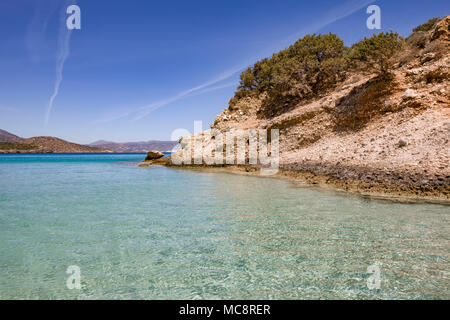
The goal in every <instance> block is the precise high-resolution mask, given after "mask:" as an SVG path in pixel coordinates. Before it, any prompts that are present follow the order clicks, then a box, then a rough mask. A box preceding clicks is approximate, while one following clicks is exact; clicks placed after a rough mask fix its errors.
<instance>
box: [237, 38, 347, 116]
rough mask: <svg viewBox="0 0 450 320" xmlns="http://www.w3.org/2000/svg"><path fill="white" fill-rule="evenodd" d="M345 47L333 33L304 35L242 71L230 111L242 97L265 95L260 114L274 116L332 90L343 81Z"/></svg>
mask: <svg viewBox="0 0 450 320" xmlns="http://www.w3.org/2000/svg"><path fill="white" fill-rule="evenodd" d="M345 52H346V47H345V46H344V43H343V41H342V40H341V39H339V37H338V36H337V35H335V34H331V33H330V34H326V35H315V34H313V35H307V36H305V37H303V38H302V39H299V40H298V41H297V42H295V44H293V45H292V46H290V47H289V48H287V49H285V50H282V51H280V52H279V53H277V54H274V55H273V57H272V58H270V59H264V60H261V61H259V62H257V63H255V64H254V65H253V66H252V67H250V68H248V69H247V70H245V71H244V72H243V73H242V74H241V77H240V85H239V87H238V90H237V91H236V93H235V96H234V97H233V98H232V99H231V100H230V102H229V104H230V108H232V107H233V105H234V104H235V103H237V101H238V100H239V99H241V98H243V97H246V96H251V95H259V94H260V93H262V92H267V97H266V99H265V101H264V102H263V108H262V110H261V112H260V114H261V115H262V116H274V115H277V114H280V113H282V112H284V111H286V110H287V109H289V108H291V107H292V106H293V105H294V104H295V103H296V102H298V101H299V100H301V99H304V98H308V97H310V96H312V95H315V94H318V93H321V92H323V91H325V90H327V89H329V88H331V87H333V86H334V85H335V84H336V83H337V82H338V81H340V80H341V79H342V78H343V71H344V69H345V68H344V62H345V61H344V53H345Z"/></svg>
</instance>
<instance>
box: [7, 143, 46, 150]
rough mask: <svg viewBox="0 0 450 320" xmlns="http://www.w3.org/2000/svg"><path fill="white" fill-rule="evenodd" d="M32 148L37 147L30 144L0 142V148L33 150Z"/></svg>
mask: <svg viewBox="0 0 450 320" xmlns="http://www.w3.org/2000/svg"><path fill="white" fill-rule="evenodd" d="M33 149H37V147H36V146H34V145H32V144H25V143H14V142H0V150H33Z"/></svg>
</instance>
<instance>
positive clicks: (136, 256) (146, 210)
mask: <svg viewBox="0 0 450 320" xmlns="http://www.w3.org/2000/svg"><path fill="white" fill-rule="evenodd" d="M143 157H144V156H143V155H132V154H130V155H109V154H108V155H104V154H103V155H0V298H2V299H17V298H20V299H96V298H103V299H110V298H114V299H125V298H129V299H194V298H195V299H320V298H322V299H354V298H358V299H411V298H412V299H419V298H422V299H437V298H441V299H449V298H450V293H449V291H450V290H449V289H450V279H449V278H450V268H449V266H450V264H449V260H450V241H449V240H450V239H449V237H450V232H449V231H450V227H449V220H450V207H448V206H441V205H431V204H399V203H390V202H385V201H384V202H381V201H372V200H366V199H362V198H358V197H351V196H345V195H339V194H332V193H328V192H323V191H318V190H315V189H310V188H297V187H295V186H293V185H292V184H291V183H289V182H287V181H284V180H276V179H264V178H258V177H247V176H246V177H244V176H238V175H231V174H217V173H206V172H195V171H188V170H176V169H168V168H164V167H149V168H138V167H137V166H136V165H137V163H138V162H139V161H140V160H142V159H143ZM375 262H377V263H379V264H380V270H381V288H380V289H379V290H369V289H368V288H367V285H366V281H367V278H368V277H369V276H370V274H369V273H367V272H366V271H367V267H368V266H369V265H372V264H374V263H375ZM70 265H77V266H79V267H80V269H81V283H82V288H81V290H77V289H74V290H69V289H67V287H66V280H67V277H68V275H67V274H66V269H67V267H68V266H70Z"/></svg>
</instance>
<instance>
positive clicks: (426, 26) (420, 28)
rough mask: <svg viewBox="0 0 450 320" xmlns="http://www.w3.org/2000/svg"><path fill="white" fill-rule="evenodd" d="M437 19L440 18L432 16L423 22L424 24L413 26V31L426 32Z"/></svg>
mask: <svg viewBox="0 0 450 320" xmlns="http://www.w3.org/2000/svg"><path fill="white" fill-rule="evenodd" d="M439 20H441V18H432V19H430V20H428V21H427V22H425V23H424V24H421V25H420V26H418V27H416V28H414V29H413V32H419V31H423V32H428V31H430V30H431V29H433V27H434V25H435V24H436V23H437V22H439Z"/></svg>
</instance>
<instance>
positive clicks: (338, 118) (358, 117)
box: [328, 76, 398, 130]
mask: <svg viewBox="0 0 450 320" xmlns="http://www.w3.org/2000/svg"><path fill="white" fill-rule="evenodd" d="M396 86H397V83H396V82H395V80H394V79H393V77H392V76H390V77H381V76H379V77H377V78H375V79H372V80H371V81H369V82H368V83H366V84H364V85H362V86H360V87H356V88H354V89H353V90H352V92H351V93H350V94H349V95H348V96H346V97H345V98H343V99H342V100H341V101H339V102H338V103H337V106H336V108H332V109H328V112H329V113H330V114H331V116H332V119H333V122H334V124H335V128H336V129H337V130H358V129H361V128H362V127H364V125H365V124H366V123H368V122H369V121H370V120H371V119H372V118H374V117H376V116H379V115H382V114H385V113H386V112H394V111H398V110H397V108H398V106H397V105H395V104H389V103H385V99H386V97H387V96H389V95H391V94H392V93H393V92H394V90H395V88H396Z"/></svg>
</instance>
